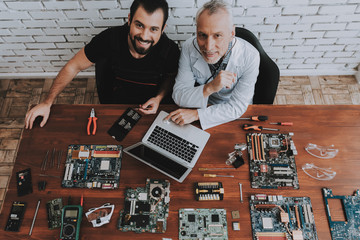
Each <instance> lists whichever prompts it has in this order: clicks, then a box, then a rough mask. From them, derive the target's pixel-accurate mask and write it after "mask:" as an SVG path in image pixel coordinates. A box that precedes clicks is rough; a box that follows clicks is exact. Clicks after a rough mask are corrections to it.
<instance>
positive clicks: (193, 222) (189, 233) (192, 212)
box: [179, 208, 228, 240]
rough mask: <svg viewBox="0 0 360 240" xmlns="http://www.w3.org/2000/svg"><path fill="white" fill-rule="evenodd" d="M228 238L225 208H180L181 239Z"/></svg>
mask: <svg viewBox="0 0 360 240" xmlns="http://www.w3.org/2000/svg"><path fill="white" fill-rule="evenodd" d="M183 239H184V240H185V239H212V240H220V239H224V240H225V239H228V232H227V222H226V210H225V209H202V208H199V209H193V208H182V209H179V240H183Z"/></svg>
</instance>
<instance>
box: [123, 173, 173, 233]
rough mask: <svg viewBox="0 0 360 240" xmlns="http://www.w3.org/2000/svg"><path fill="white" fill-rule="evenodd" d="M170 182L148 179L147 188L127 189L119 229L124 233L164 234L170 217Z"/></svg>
mask: <svg viewBox="0 0 360 240" xmlns="http://www.w3.org/2000/svg"><path fill="white" fill-rule="evenodd" d="M169 202H170V182H169V181H168V180H153V179H149V178H148V179H147V180H146V186H145V188H141V187H139V188H136V189H127V190H126V193H125V204H124V206H125V207H124V209H123V210H121V211H120V218H119V221H118V229H119V230H121V231H123V232H128V231H134V232H137V233H142V232H151V233H164V232H165V231H166V227H167V223H166V221H167V217H168V215H169Z"/></svg>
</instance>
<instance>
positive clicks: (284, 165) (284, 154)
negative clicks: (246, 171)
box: [246, 133, 299, 189]
mask: <svg viewBox="0 0 360 240" xmlns="http://www.w3.org/2000/svg"><path fill="white" fill-rule="evenodd" d="M291 135H292V134H280V133H279V134H269V133H265V134H261V133H248V134H246V141H247V144H248V153H249V159H250V161H249V165H250V181H251V187H252V188H266V189H269V188H270V189H280V188H281V189H299V180H298V176H297V170H296V164H295V157H294V155H296V154H297V153H296V148H295V145H294V142H293V141H292V139H291Z"/></svg>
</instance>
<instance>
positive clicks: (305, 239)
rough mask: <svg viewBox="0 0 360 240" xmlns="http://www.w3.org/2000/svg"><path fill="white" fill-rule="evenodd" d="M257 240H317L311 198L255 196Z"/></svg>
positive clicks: (252, 205)
mask: <svg viewBox="0 0 360 240" xmlns="http://www.w3.org/2000/svg"><path fill="white" fill-rule="evenodd" d="M250 214H251V228H252V233H253V240H266V239H272V240H294V239H296V240H317V239H318V236H317V232H316V228H315V221H314V215H313V210H312V206H311V201H310V198H308V197H283V196H281V195H268V196H267V195H265V194H257V195H252V196H251V199H250Z"/></svg>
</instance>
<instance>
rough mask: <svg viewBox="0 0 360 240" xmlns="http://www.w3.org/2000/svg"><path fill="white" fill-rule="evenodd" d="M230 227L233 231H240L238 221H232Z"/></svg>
mask: <svg viewBox="0 0 360 240" xmlns="http://www.w3.org/2000/svg"><path fill="white" fill-rule="evenodd" d="M232 227H233V230H234V231H240V223H239V222H232Z"/></svg>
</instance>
